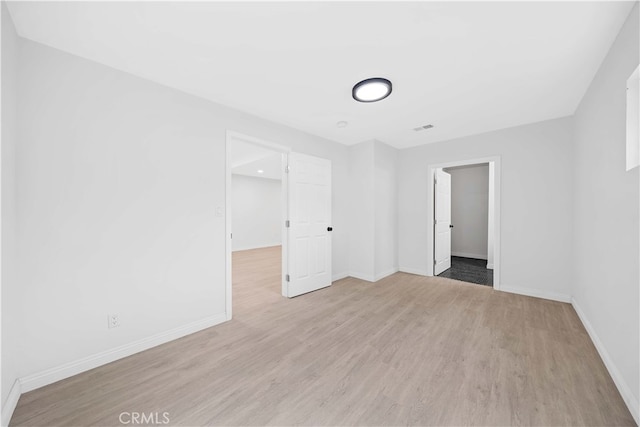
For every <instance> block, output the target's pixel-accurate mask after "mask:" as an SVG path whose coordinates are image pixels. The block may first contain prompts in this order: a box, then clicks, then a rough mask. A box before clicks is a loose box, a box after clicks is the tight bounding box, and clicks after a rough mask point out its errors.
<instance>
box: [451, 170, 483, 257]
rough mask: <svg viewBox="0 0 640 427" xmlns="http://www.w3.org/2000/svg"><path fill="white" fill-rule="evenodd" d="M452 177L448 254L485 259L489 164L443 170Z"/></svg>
mask: <svg viewBox="0 0 640 427" xmlns="http://www.w3.org/2000/svg"><path fill="white" fill-rule="evenodd" d="M445 172H448V173H450V174H451V223H452V224H453V226H454V228H453V229H452V230H451V254H452V255H454V256H462V257H467V258H478V259H487V247H488V226H489V165H488V164H480V165H472V166H461V167H454V168H446V169H445Z"/></svg>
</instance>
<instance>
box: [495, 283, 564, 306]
mask: <svg viewBox="0 0 640 427" xmlns="http://www.w3.org/2000/svg"><path fill="white" fill-rule="evenodd" d="M500 291H502V292H509V293H511V294H519V295H526V296H529V297H536V298H543V299H548V300H551V301H560V302H568V303H570V302H571V296H570V295H565V294H560V293H557V292H549V291H541V290H539V289H530V288H514V287H511V286H504V285H500Z"/></svg>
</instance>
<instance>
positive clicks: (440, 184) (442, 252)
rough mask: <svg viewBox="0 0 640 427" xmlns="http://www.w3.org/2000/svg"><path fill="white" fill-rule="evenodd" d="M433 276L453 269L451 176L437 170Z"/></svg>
mask: <svg viewBox="0 0 640 427" xmlns="http://www.w3.org/2000/svg"><path fill="white" fill-rule="evenodd" d="M434 194H435V203H434V207H435V215H434V218H435V221H434V222H435V224H434V236H435V239H434V251H433V253H434V261H433V264H434V265H433V274H434V276H435V275H438V274H440V273H442V272H443V271H445V270H447V269H449V268H451V228H452V226H451V175H450V174H448V173H446V172H445V171H443V170H442V169H436V176H435V188H434Z"/></svg>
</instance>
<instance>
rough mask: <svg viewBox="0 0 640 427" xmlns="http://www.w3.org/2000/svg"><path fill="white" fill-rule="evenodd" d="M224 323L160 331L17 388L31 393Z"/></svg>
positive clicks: (210, 320)
mask: <svg viewBox="0 0 640 427" xmlns="http://www.w3.org/2000/svg"><path fill="white" fill-rule="evenodd" d="M226 320H227V315H226V314H225V313H221V314H218V315H215V316H211V317H207V318H206V319H202V320H198V321H197V322H193V323H190V324H188V325H184V326H180V327H178V328H174V329H171V330H169V331H166V332H161V333H159V334H156V335H153V336H150V337H148V338H143V339H141V340H138V341H135V342H132V343H130V344H125V345H123V346H120V347H116V348H113V349H110V350H107V351H103V352H101V353H97V354H94V355H91V356H88V357H84V358H82V359H79V360H76V361H73V362H69V363H65V364H64V365H61V366H57V367H55V368H51V369H47V370H45V371H42V372H38V373H36V374H32V375H28V376H26V377H23V378H20V385H21V386H22V387H21V389H22V390H21V391H22V393H26V392H29V391H31V390H35V389H37V388H40V387H44V386H46V385H49V384H52V383H54V382H56V381H60V380H63V379H65V378H69V377H71V376H73V375H77V374H79V373H82V372H85V371H88V370H90V369H94V368H97V367H98V366H102V365H106V364H107V363H111V362H113V361H115V360H118V359H122V358H124V357H128V356H131V355H132V354H136V353H139V352H141V351H144V350H148V349H150V348H152V347H156V346H158V345H160V344H164V343H167V342H169V341H173V340H175V339H178V338H182V337H184V336H186V335H190V334H192V333H194V332H198V331H201V330H203V329H206V328H209V327H211V326H215V325H217V324H220V323H222V322H225V321H226Z"/></svg>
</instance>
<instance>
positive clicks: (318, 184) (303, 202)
mask: <svg viewBox="0 0 640 427" xmlns="http://www.w3.org/2000/svg"><path fill="white" fill-rule="evenodd" d="M331 230H332V227H331V161H329V160H326V159H321V158H318V157H313V156H307V155H304V154H299V153H290V154H289V233H288V240H289V254H288V256H289V263H288V269H289V274H288V282H287V284H288V285H287V292H286V295H285V296H288V297H289V298H291V297H295V296H297V295H301V294H306V293H307V292H311V291H315V290H317V289H321V288H324V287H327V286H330V285H331Z"/></svg>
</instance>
